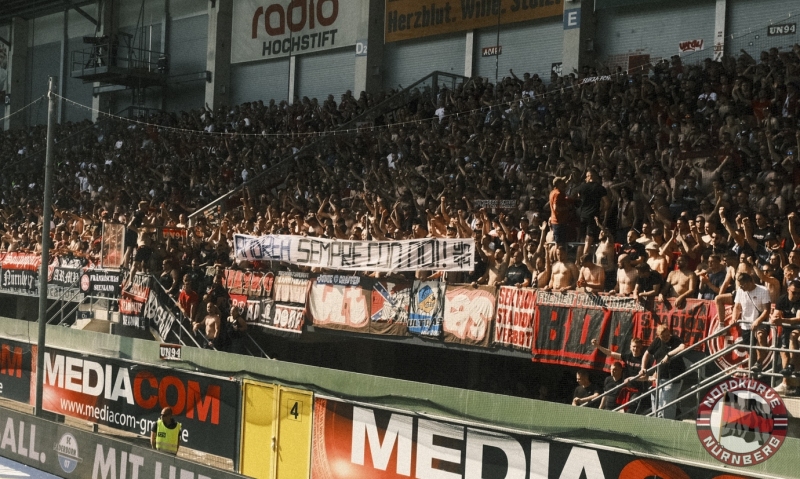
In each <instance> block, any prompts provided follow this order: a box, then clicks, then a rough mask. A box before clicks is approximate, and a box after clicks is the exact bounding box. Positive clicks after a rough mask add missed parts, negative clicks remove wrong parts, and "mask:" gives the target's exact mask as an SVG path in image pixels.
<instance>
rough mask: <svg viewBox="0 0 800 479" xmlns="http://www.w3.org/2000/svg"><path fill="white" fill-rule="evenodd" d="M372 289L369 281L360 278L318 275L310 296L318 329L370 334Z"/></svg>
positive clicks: (311, 311)
mask: <svg viewBox="0 0 800 479" xmlns="http://www.w3.org/2000/svg"><path fill="white" fill-rule="evenodd" d="M371 286H372V285H371V284H369V280H368V278H362V277H360V276H345V275H336V274H321V275H319V276H317V277H316V278H315V280H314V282H313V284H312V285H311V291H310V293H309V295H308V311H309V315H310V317H311V320H312V321H313V323H314V327H319V328H327V329H340V330H346V331H354V332H361V333H368V332H369V326H370V314H369V308H370V303H371V302H372V298H371V295H372V287H371Z"/></svg>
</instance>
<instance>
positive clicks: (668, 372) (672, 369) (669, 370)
mask: <svg viewBox="0 0 800 479" xmlns="http://www.w3.org/2000/svg"><path fill="white" fill-rule="evenodd" d="M681 344H683V341H681V338H679V337H677V336H674V335H673V336H672V337H671V338H669V341H667V342H666V343H664V342H663V341H661V338H656V339H655V341H653V342H652V343H651V344H650V347H649V348H647V352H649V353H650V355H651V356H653V359H654V361H655V362H657V363H661V360H662V359H664V356H666V355H667V353H669V352H670V351H672V350H673V349H675V348H677V347H678V346H680V345H681ZM684 371H686V366H685V365H684V364H683V359H681V358H678V359H672V358H670V361H669V362H668V363H667V364H666V365H663V364H659V366H658V377H659V379H662V380H663V379H671V378H674V377H675V376H678V375H679V374H681V373H683V372H684Z"/></svg>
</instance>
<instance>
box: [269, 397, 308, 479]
mask: <svg viewBox="0 0 800 479" xmlns="http://www.w3.org/2000/svg"><path fill="white" fill-rule="evenodd" d="M278 394H279V395H280V397H279V400H278V404H279V406H278V413H279V416H278V450H277V459H276V462H277V465H276V474H275V477H276V478H277V479H297V478H307V477H308V476H309V468H310V466H309V465H310V463H311V413H312V404H313V403H312V395H311V393H310V392H309V391H300V390H297V389H289V388H283V387H282V388H280V390H279V393H278Z"/></svg>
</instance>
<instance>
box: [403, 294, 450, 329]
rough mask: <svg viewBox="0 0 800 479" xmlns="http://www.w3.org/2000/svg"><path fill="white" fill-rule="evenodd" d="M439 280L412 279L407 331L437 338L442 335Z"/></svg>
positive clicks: (441, 303)
mask: <svg viewBox="0 0 800 479" xmlns="http://www.w3.org/2000/svg"><path fill="white" fill-rule="evenodd" d="M445 284H446V283H443V282H441V281H414V286H413V287H412V289H411V303H410V307H409V310H408V332H409V333H411V334H417V335H420V336H428V337H434V338H438V337H440V336H441V335H442V320H443V317H444V288H445Z"/></svg>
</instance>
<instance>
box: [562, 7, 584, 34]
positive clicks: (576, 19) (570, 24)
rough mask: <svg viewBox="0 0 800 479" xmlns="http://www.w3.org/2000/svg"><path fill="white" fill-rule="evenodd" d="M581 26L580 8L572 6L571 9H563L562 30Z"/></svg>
mask: <svg viewBox="0 0 800 479" xmlns="http://www.w3.org/2000/svg"><path fill="white" fill-rule="evenodd" d="M580 26H581V9H580V8H573V9H571V10H564V30H570V29H572V28H580Z"/></svg>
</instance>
